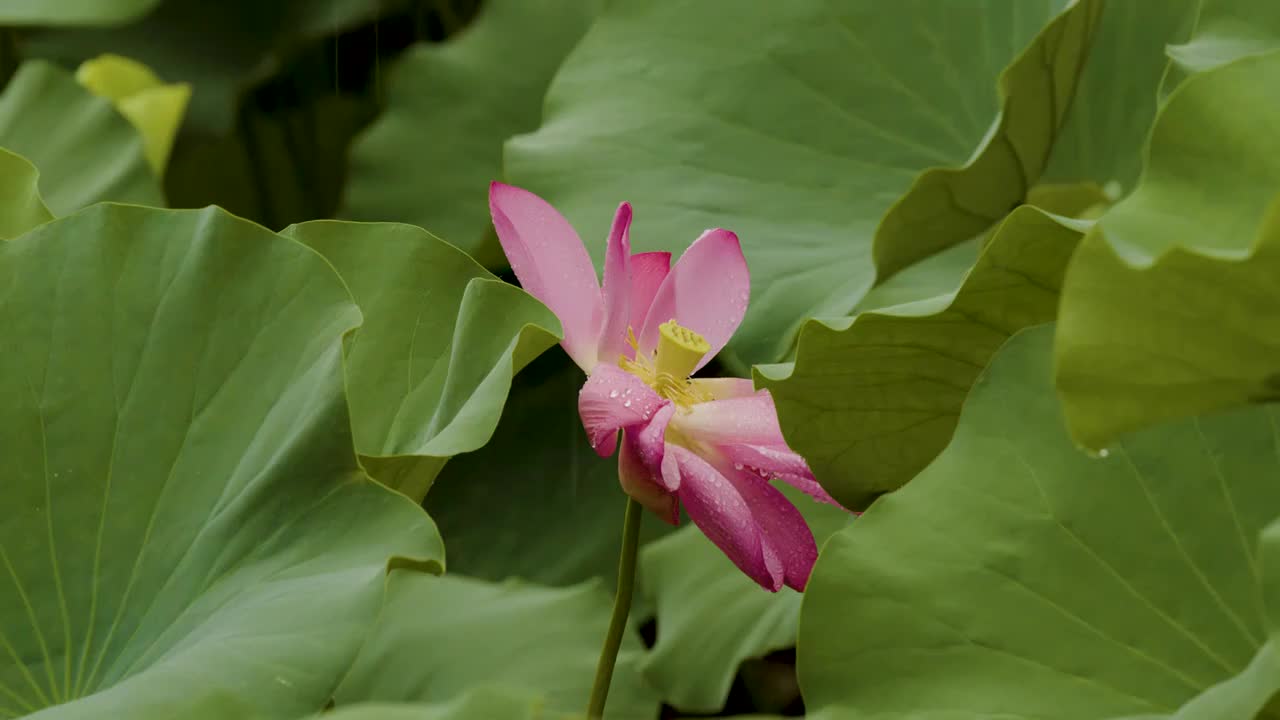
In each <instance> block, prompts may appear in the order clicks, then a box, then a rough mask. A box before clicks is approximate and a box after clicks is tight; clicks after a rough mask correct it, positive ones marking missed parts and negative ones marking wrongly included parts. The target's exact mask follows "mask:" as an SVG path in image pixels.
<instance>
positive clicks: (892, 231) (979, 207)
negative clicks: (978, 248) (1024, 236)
mask: <svg viewBox="0 0 1280 720" xmlns="http://www.w3.org/2000/svg"><path fill="white" fill-rule="evenodd" d="M1104 4H1105V3H1103V2H1102V1H1101V0H1076V2H1074V3H1073V4H1072V6H1071V8H1070V9H1069V10H1068V11H1067V12H1065V13H1063V14H1062V15H1061V16H1060V17H1059V18H1058V19H1057V21H1055V22H1053V23H1051V24H1050V25H1049V26H1048V27H1046V28H1045V30H1044V32H1042V33H1041V34H1040V36H1039V37H1037V38H1036V41H1035V42H1034V43H1032V44H1031V46H1030V47H1028V48H1027V49H1026V50H1024V51H1023V52H1022V53H1021V55H1020V56H1019V57H1018V59H1017V60H1016V61H1014V63H1013V64H1012V65H1010V66H1009V68H1008V69H1007V70H1005V71H1004V72H1003V73H1001V75H1000V96H1001V98H1002V100H1003V105H1004V107H1003V109H1002V110H1001V113H1000V116H999V118H998V119H997V120H996V124H995V126H994V127H992V129H991V132H990V133H989V134H988V135H987V136H986V137H985V138H984V139H983V144H982V147H980V148H979V149H978V151H977V152H976V153H975V154H974V156H973V158H972V159H971V160H969V162H967V163H966V164H965V166H964V167H960V168H955V167H937V168H932V169H930V170H928V171H927V172H925V173H924V174H922V175H921V176H920V177H918V178H917V179H916V181H915V183H914V184H913V185H912V186H911V189H910V190H909V191H908V192H907V194H906V195H904V196H903V197H902V198H901V199H900V200H898V202H897V203H895V204H894V206H893V207H892V208H891V209H890V210H889V212H888V213H887V214H886V215H885V216H884V220H883V221H882V222H881V224H880V227H879V228H877V229H876V235H875V243H874V245H873V253H872V254H873V256H874V258H875V262H876V268H877V271H878V272H879V274H880V276H881V277H882V278H883V277H890V276H892V275H894V274H895V273H897V272H899V271H901V270H903V269H905V268H907V267H909V266H911V265H913V264H915V263H917V262H920V261H921V260H923V259H925V258H927V257H929V256H930V255H933V254H934V253H937V252H940V251H942V250H945V249H946V248H949V247H951V246H953V245H956V244H958V243H962V242H964V241H966V240H968V239H970V238H972V237H974V236H976V235H978V234H979V233H981V232H983V231H984V230H986V229H987V228H989V227H991V226H992V225H993V224H995V223H997V222H999V221H1000V220H1001V219H1002V218H1004V216H1005V214H1006V213H1008V212H1009V211H1010V210H1011V209H1013V208H1015V207H1017V206H1018V205H1020V204H1022V203H1023V202H1025V201H1026V199H1027V195H1028V194H1029V193H1030V192H1031V190H1032V189H1033V188H1034V186H1035V184H1036V183H1037V182H1038V181H1039V179H1040V175H1041V174H1042V173H1043V172H1044V170H1045V168H1046V167H1047V165H1048V163H1049V158H1050V156H1051V153H1052V152H1053V143H1054V139H1055V138H1056V136H1057V134H1058V130H1059V129H1060V128H1061V126H1062V123H1063V121H1064V120H1065V119H1066V117H1067V114H1068V112H1069V111H1070V108H1071V101H1072V98H1073V97H1074V96H1075V92H1076V85H1077V83H1078V82H1079V80H1080V77H1081V74H1082V73H1083V72H1084V68H1085V61H1086V60H1087V59H1088V58H1089V46H1090V44H1091V42H1092V39H1093V35H1094V33H1095V32H1096V31H1097V28H1098V24H1099V18H1100V17H1101V15H1102V11H1103V7H1104ZM977 42H979V43H986V42H989V39H988V38H985V37H982V38H979V39H978V40H977Z"/></svg>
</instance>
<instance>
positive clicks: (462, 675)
mask: <svg viewBox="0 0 1280 720" xmlns="http://www.w3.org/2000/svg"><path fill="white" fill-rule="evenodd" d="M609 605H610V597H609V594H608V593H607V592H605V590H604V588H603V587H602V585H601V584H600V583H599V581H592V582H589V583H587V584H585V585H577V586H574V587H571V588H556V589H552V588H543V587H538V586H536V585H527V584H525V583H523V582H520V581H515V580H511V581H507V582H504V583H501V584H494V583H487V582H481V581H478V580H471V579H467V578H455V577H443V578H435V577H429V576H425V575H422V574H421V573H405V572H396V573H393V574H392V576H391V584H390V587H389V589H388V592H387V604H386V607H385V608H383V611H382V616H381V618H380V620H379V623H378V627H377V628H376V629H375V630H374V631H373V633H372V634H371V635H370V636H369V639H368V640H367V642H366V643H365V646H364V649H363V650H362V651H361V654H360V657H359V658H358V659H357V660H356V663H355V665H354V666H353V667H352V668H351V672H350V673H349V674H348V675H347V677H346V678H345V679H344V680H343V682H342V685H341V686H339V687H338V689H337V691H336V693H335V699H336V701H337V704H338V706H339V707H342V706H343V705H344V704H346V703H347V702H348V701H349V700H350V699H354V700H357V701H373V702H422V703H435V702H444V701H446V700H448V699H449V698H452V697H455V696H458V695H462V694H463V693H465V692H468V691H472V690H475V689H478V688H479V687H481V686H484V685H495V686H501V687H503V688H504V689H508V690H511V691H517V692H528V693H531V694H534V695H536V696H537V697H538V698H539V703H538V704H539V706H540V708H541V710H542V711H543V712H546V713H550V714H552V715H555V714H556V713H565V714H568V713H572V712H581V710H582V708H584V707H586V705H587V698H588V696H589V694H590V691H591V680H592V677H593V675H594V672H593V671H594V669H595V665H596V659H597V658H598V657H599V655H600V643H601V638H603V637H604V632H605V628H606V627H607V626H608V624H609ZM511 638H519V642H517V643H511V642H509V640H510V639H511ZM641 652H642V648H641V646H640V640H639V638H638V637H635V636H630V637H628V638H627V642H626V643H625V647H624V650H623V652H622V656H621V657H620V658H619V660H618V667H617V670H616V671H615V674H614V679H613V688H612V690H611V691H610V693H609V699H610V703H609V708H608V712H607V713H606V715H605V717H606V718H618V719H619V720H642V719H645V718H648V719H649V720H652V718H654V717H656V715H657V709H658V698H657V695H656V694H655V693H654V691H653V690H651V689H650V688H648V687H647V686H646V685H645V684H644V682H643V680H642V679H641V677H640V673H639V671H638V670H637V669H636V661H637V660H638V659H639V657H640V654H641Z"/></svg>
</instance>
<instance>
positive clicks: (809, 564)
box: [724, 468, 818, 591]
mask: <svg viewBox="0 0 1280 720" xmlns="http://www.w3.org/2000/svg"><path fill="white" fill-rule="evenodd" d="M724 469H725V470H726V472H725V473H724V475H725V477H727V478H728V479H729V481H730V482H731V483H733V486H734V487H735V488H736V489H737V490H738V494H739V495H741V496H742V499H743V500H745V501H746V502H747V505H748V506H749V507H750V508H751V514H752V516H753V517H754V518H755V521H756V524H757V525H759V526H760V529H761V530H763V531H764V535H765V541H766V544H767V545H768V546H769V547H770V548H771V549H773V550H774V551H775V552H776V553H777V557H778V560H779V561H780V563H781V566H782V568H783V574H784V576H785V582H786V584H787V586H788V587H791V588H795V589H796V590H800V591H803V590H804V586H805V584H806V583H808V582H809V573H810V571H812V570H813V563H814V561H816V560H817V559H818V545H817V543H815V542H814V541H813V533H812V532H811V531H810V530H809V524H808V523H806V522H805V520H804V516H803V515H801V514H800V511H799V510H797V509H796V507H795V506H794V505H792V504H791V502H790V501H789V500H787V497H786V496H785V495H783V494H782V493H781V492H779V491H778V489H777V488H775V487H774V486H772V485H770V484H769V482H768V481H767V480H764V479H763V478H761V477H760V476H759V475H755V474H754V473H752V472H750V471H743V470H734V469H731V468H724Z"/></svg>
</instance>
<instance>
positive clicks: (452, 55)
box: [342, 0, 596, 265]
mask: <svg viewBox="0 0 1280 720" xmlns="http://www.w3.org/2000/svg"><path fill="white" fill-rule="evenodd" d="M595 6H596V3H595V2H593V1H584V0H552V1H551V2H545V1H544V2H539V3H530V2H528V0H490V2H486V3H485V4H484V5H483V6H482V8H481V11H480V15H479V17H477V18H476V19H475V20H474V21H473V23H472V24H471V25H470V26H469V27H468V28H467V29H466V30H464V31H463V32H462V33H461V34H459V35H458V36H456V37H455V38H452V39H450V40H449V41H448V42H446V43H444V44H443V45H430V44H423V45H418V46H416V47H413V48H411V49H410V50H408V51H407V52H406V53H405V55H404V56H403V57H402V59H401V60H400V61H399V63H398V65H397V66H396V68H395V71H394V74H393V75H392V78H391V83H390V85H389V96H388V101H387V108H386V110H385V111H384V112H383V114H382V116H381V117H380V118H379V119H378V121H377V122H376V123H374V124H373V125H372V126H371V127H370V128H369V130H368V131H367V132H366V133H365V134H364V135H363V136H362V137H361V138H360V140H359V141H358V142H357V143H356V144H355V145H354V146H353V147H352V150H351V160H350V176H349V177H350V179H349V180H348V183H347V186H346V196H345V202H344V206H343V210H342V216H343V217H348V218H351V219H353V220H395V221H399V222H407V223H413V224H415V225H420V226H422V227H427V228H431V229H432V230H433V231H434V232H437V233H439V234H440V235H441V236H442V237H445V238H448V239H449V240H450V241H451V242H454V243H456V244H457V245H458V246H459V247H461V248H462V249H463V250H466V251H467V252H469V253H471V254H472V255H473V256H475V257H476V258H477V259H479V260H481V261H483V262H485V264H497V265H503V264H505V261H504V260H503V259H502V251H501V249H500V248H499V247H498V243H497V237H496V236H495V235H494V234H493V232H492V230H491V229H490V227H489V222H490V221H489V204H488V194H487V188H488V185H489V182H490V181H491V180H495V179H498V178H500V177H501V176H502V143H503V141H504V140H506V139H507V138H509V137H511V136H512V135H516V134H517V133H522V132H528V131H530V130H534V129H536V128H537V127H538V122H539V121H540V120H541V119H542V98H543V96H544V95H545V94H546V92H547V85H548V84H549V83H550V82H551V76H552V75H553V74H554V73H555V71H556V68H558V67H560V63H561V62H562V61H563V60H564V58H565V56H566V55H568V54H569V50H570V49H572V48H573V46H574V44H575V43H577V42H578V40H579V38H581V37H582V34H583V33H584V32H586V29H587V26H588V24H590V21H591V18H592V17H594V16H595V14H596V7H595Z"/></svg>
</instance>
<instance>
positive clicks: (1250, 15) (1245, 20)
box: [1164, 0, 1280, 92]
mask: <svg viewBox="0 0 1280 720" xmlns="http://www.w3.org/2000/svg"><path fill="white" fill-rule="evenodd" d="M1199 10H1200V12H1199V14H1198V15H1197V16H1196V19H1195V23H1194V24H1195V28H1194V30H1193V31H1192V32H1191V37H1190V38H1188V39H1187V41H1186V42H1184V43H1179V44H1174V45H1171V46H1170V47H1169V48H1168V54H1169V57H1170V58H1171V59H1172V60H1173V64H1172V66H1171V67H1170V68H1169V73H1168V76H1167V77H1166V78H1165V83H1164V90H1165V91H1166V92H1167V91H1171V90H1172V89H1173V88H1174V87H1176V85H1177V83H1179V82H1181V81H1183V80H1185V79H1186V78H1187V77H1188V76H1190V75H1192V74H1195V73H1198V72H1204V71H1206V70H1211V69H1213V68H1216V67H1219V66H1221V65H1225V64H1226V63H1228V62H1231V61H1232V60H1237V59H1239V58H1242V57H1246V56H1249V55H1257V54H1260V53H1263V52H1266V51H1268V50H1275V49H1276V47H1277V45H1280V5H1277V4H1276V3H1273V2H1268V1H1267V0H1200V8H1199Z"/></svg>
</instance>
